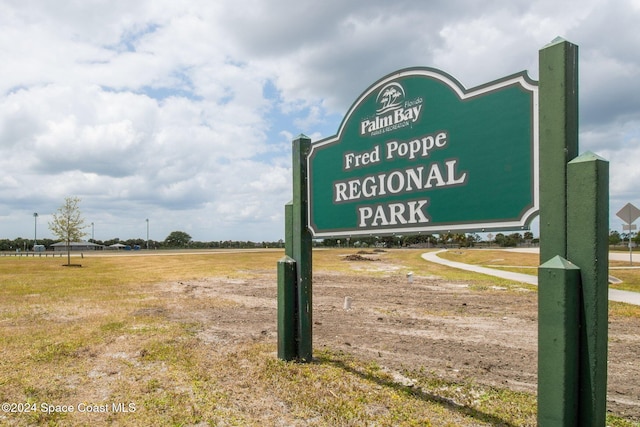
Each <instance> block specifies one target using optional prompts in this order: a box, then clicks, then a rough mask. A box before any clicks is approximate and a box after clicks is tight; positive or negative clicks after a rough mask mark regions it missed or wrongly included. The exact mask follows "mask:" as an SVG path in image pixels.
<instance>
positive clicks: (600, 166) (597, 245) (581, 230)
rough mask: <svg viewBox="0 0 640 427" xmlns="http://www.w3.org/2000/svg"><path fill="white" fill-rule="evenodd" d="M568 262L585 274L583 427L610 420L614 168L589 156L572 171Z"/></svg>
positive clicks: (577, 161) (580, 421)
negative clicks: (611, 195) (611, 190)
mask: <svg viewBox="0 0 640 427" xmlns="http://www.w3.org/2000/svg"><path fill="white" fill-rule="evenodd" d="M567 205H568V213H567V216H568V220H569V228H568V231H569V233H568V258H569V260H571V261H572V262H573V263H574V264H576V265H577V266H578V267H580V271H581V282H582V295H581V297H582V298H581V301H582V307H581V313H580V317H581V329H580V391H579V405H578V408H579V418H578V425H580V426H585V427H589V426H598V427H601V426H602V427H603V426H604V425H605V422H606V415H607V344H608V327H609V324H608V307H609V306H608V304H609V299H608V292H609V282H608V277H609V264H608V259H609V247H608V244H609V243H608V242H609V241H608V235H609V163H608V162H607V161H606V160H604V159H602V158H600V157H598V156H597V155H595V154H593V153H590V152H587V153H584V154H582V155H581V156H580V157H578V158H576V159H574V160H572V161H571V162H570V163H569V168H568V201H567Z"/></svg>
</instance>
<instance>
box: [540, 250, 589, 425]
mask: <svg viewBox="0 0 640 427" xmlns="http://www.w3.org/2000/svg"><path fill="white" fill-rule="evenodd" d="M538 295H539V296H538V319H539V321H538V426H540V427H545V426H553V427H557V426H564V427H568V426H577V425H578V424H577V418H578V417H577V414H578V365H579V363H578V360H579V354H578V338H579V330H580V325H579V317H580V316H579V313H580V269H579V268H578V267H577V266H576V265H574V264H572V263H570V262H569V261H567V260H565V259H564V258H562V257H560V256H555V257H554V258H552V259H550V260H549V261H547V262H545V263H544V264H542V265H541V266H540V268H539V270H538Z"/></svg>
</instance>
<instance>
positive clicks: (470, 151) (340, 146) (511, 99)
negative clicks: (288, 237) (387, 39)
mask: <svg viewBox="0 0 640 427" xmlns="http://www.w3.org/2000/svg"><path fill="white" fill-rule="evenodd" d="M307 167H308V179H309V181H308V200H309V203H308V221H309V228H310V230H311V232H312V234H313V236H314V237H320V238H322V237H339V236H357V235H370V234H376V235H382V234H412V233H413V234H416V233H421V232H424V233H437V232H467V231H487V230H510V229H522V228H526V227H527V226H528V224H529V223H530V221H531V220H532V219H533V218H534V217H535V215H536V214H537V212H538V209H539V203H538V193H537V188H538V90H537V86H536V84H535V82H533V81H532V80H530V79H529V78H528V77H527V75H526V73H525V72H522V73H519V74H515V75H512V76H509V77H505V78H503V79H500V80H497V81H494V82H491V83H487V84H485V85H482V86H479V87H476V88H473V89H469V90H467V89H465V88H464V87H463V86H462V85H461V84H460V83H459V82H458V81H456V80H455V79H454V78H453V77H451V76H449V75H448V74H446V73H444V72H442V71H439V70H436V69H432V68H410V69H405V70H400V71H398V72H395V73H393V74H390V75H388V76H386V77H384V78H382V79H380V80H379V81H378V82H376V83H374V84H373V85H372V86H371V87H369V88H368V89H367V90H366V91H365V92H364V93H363V94H362V95H361V96H360V97H359V98H358V99H357V100H356V102H355V103H354V104H353V106H352V107H351V108H350V109H349V111H348V113H347V114H346V116H345V118H344V120H343V121H342V124H341V125H340V128H339V130H338V134H337V135H336V136H333V137H330V138H326V139H323V140H321V141H318V142H316V143H313V144H311V148H310V152H309V156H308V164H307Z"/></svg>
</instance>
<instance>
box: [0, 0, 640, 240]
mask: <svg viewBox="0 0 640 427" xmlns="http://www.w3.org/2000/svg"><path fill="white" fill-rule="evenodd" d="M639 15H640V9H639V8H638V7H637V2H634V1H632V0H625V1H619V2H614V3H611V2H606V1H604V0H589V1H580V2H577V1H571V2H560V3H558V2H557V1H551V0H544V1H536V2H531V3H514V2H510V1H500V0H497V1H490V2H484V3H478V2H468V1H462V0H457V1H433V2H423V3H419V4H418V3H416V2H413V1H410V0H405V1H398V2H387V1H384V0H373V1H363V0H358V1H352V2H344V1H338V0H330V1H326V2H311V1H296V2H292V1H289V0H269V1H259V0H249V1H246V2H244V3H243V5H242V7H238V5H237V3H234V2H230V1H227V0H221V1H216V2H210V1H206V0H190V1H185V2H175V1H169V0H166V1H159V0H158V1H157V0H154V1H151V0H148V1H137V2H130V1H125V0H116V1H112V2H108V3H105V2H83V3H78V2H71V1H65V0H62V1H57V2H48V1H45V0H26V1H16V0H6V1H4V2H2V3H0V25H1V26H2V28H3V31H2V32H0V51H1V52H2V53H3V73H2V74H3V76H2V77H3V78H2V79H1V80H0V167H1V168H2V170H3V174H2V176H1V177H0V184H1V185H0V237H9V238H13V237H17V236H24V237H26V236H28V235H30V234H31V233H32V230H33V228H32V227H33V217H32V213H33V212H35V211H38V212H40V213H41V217H40V218H39V221H40V229H41V230H42V231H41V232H40V233H39V234H43V235H45V234H46V233H47V231H46V226H44V224H46V218H47V214H48V213H51V212H53V211H55V209H56V208H57V207H58V206H59V205H60V204H61V203H62V201H63V198H64V196H67V195H76V196H79V197H81V198H82V200H83V201H82V208H83V211H84V212H85V215H86V216H87V219H88V220H89V221H90V222H94V224H95V229H96V238H98V239H108V238H112V237H120V238H130V237H140V236H142V235H143V234H144V232H145V224H144V220H145V219H146V218H149V219H150V223H151V238H153V239H164V237H166V235H167V234H168V233H169V232H171V231H173V230H178V229H184V230H185V231H187V232H189V233H190V234H192V236H193V237H194V238H195V239H197V240H226V239H254V240H261V239H273V240H277V239H280V238H282V237H283V225H282V209H283V204H284V203H286V202H288V201H289V200H290V198H291V194H290V192H291V189H290V185H291V184H290V180H291V169H290V159H291V153H290V149H291V139H292V138H295V137H296V135H298V134H300V133H305V134H307V135H309V136H310V137H312V139H314V140H315V139H318V138H322V137H326V136H331V135H332V134H333V133H335V131H337V128H338V125H339V124H340V121H341V119H342V115H343V114H344V113H345V112H346V111H347V109H348V108H349V106H350V105H351V104H352V103H353V102H354V101H355V99H356V98H357V97H358V96H359V94H360V93H362V91H363V90H365V89H366V88H367V87H368V86H369V85H371V84H372V83H374V82H375V81H376V80H378V79H379V78H381V77H383V76H384V75H386V74H387V73H389V72H392V71H395V70H398V69H400V68H404V67H408V66H431V67H435V68H439V69H442V70H443V71H445V72H448V73H449V74H451V75H453V76H454V77H455V78H457V79H458V80H459V81H460V82H461V83H462V84H464V85H465V86H467V87H472V86H475V85H478V84H482V83H485V82H487V81H489V80H494V79H496V78H500V77H503V76H505V75H508V74H512V73H515V72H518V71H521V70H523V69H528V70H529V72H530V75H531V76H532V77H534V78H536V77H537V56H538V50H539V49H540V48H542V47H543V46H544V45H545V44H547V43H548V42H550V41H551V40H552V39H553V38H555V37H556V36H563V37H565V38H567V39H568V40H570V41H573V42H575V43H577V44H579V45H580V55H581V56H580V58H581V62H580V76H581V83H580V84H581V86H580V88H581V94H580V99H581V106H580V110H581V129H582V133H581V138H582V141H581V146H582V147H583V149H589V150H592V151H595V152H596V153H598V154H600V155H602V156H603V157H605V158H607V157H608V158H609V160H610V162H611V171H612V174H611V175H612V179H611V193H612V203H613V200H615V201H618V200H620V201H622V200H623V199H625V203H626V202H627V201H630V202H635V203H640V200H639V199H640V197H639V196H638V193H637V192H635V190H634V188H633V185H630V184H628V182H631V181H632V180H635V181H637V178H638V176H637V172H636V169H635V167H634V163H633V159H634V158H637V157H638V154H640V152H639V149H638V148H637V147H638V145H639V139H638V135H639V133H640V131H639V130H638V129H640V123H639V122H638V120H637V117H638V112H639V111H638V110H640V101H639V100H638V97H637V96H635V95H636V94H637V93H639V92H640V87H639V84H638V77H639V76H638V75H639V74H640V62H639V60H638V57H637V55H635V52H637V51H638V49H640V36H638V32H637V31H635V27H634V25H635V22H637V21H638V18H640V16H639ZM605 34H606V37H605V36H603V35H605ZM626 199H628V200H626Z"/></svg>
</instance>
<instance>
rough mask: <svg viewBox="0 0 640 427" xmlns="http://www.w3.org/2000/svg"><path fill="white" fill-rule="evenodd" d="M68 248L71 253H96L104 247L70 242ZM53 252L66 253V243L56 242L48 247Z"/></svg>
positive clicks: (89, 243) (88, 243)
mask: <svg viewBox="0 0 640 427" xmlns="http://www.w3.org/2000/svg"><path fill="white" fill-rule="evenodd" d="M69 246H70V247H71V250H72V251H96V250H102V249H104V246H102V245H97V244H95V243H91V242H70V243H69ZM49 247H50V248H52V249H53V250H54V251H55V252H66V251H67V242H58V243H54V244H53V245H51V246H49Z"/></svg>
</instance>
